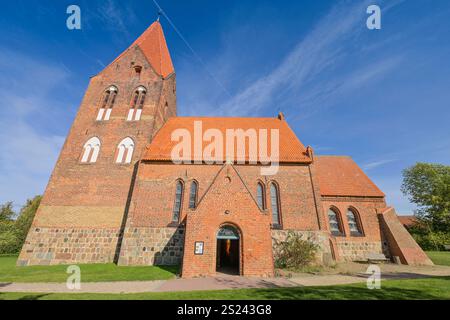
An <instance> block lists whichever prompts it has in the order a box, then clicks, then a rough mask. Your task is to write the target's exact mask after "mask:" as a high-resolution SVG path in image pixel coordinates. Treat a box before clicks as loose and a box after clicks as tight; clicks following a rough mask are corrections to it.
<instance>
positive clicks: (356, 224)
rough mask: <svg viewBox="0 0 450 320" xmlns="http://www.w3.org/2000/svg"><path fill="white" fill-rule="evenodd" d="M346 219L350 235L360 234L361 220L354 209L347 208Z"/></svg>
mask: <svg viewBox="0 0 450 320" xmlns="http://www.w3.org/2000/svg"><path fill="white" fill-rule="evenodd" d="M347 220H348V226H349V229H350V235H352V236H362V234H363V233H362V228H361V220H360V219H359V215H358V214H357V213H356V212H355V210H354V209H352V208H348V210H347Z"/></svg>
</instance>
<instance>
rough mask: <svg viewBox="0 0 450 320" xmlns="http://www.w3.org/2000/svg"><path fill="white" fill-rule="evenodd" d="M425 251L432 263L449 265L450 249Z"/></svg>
mask: <svg viewBox="0 0 450 320" xmlns="http://www.w3.org/2000/svg"><path fill="white" fill-rule="evenodd" d="M426 253H427V255H428V257H429V258H430V259H431V261H433V263H434V264H438V265H441V266H450V251H427V252H426Z"/></svg>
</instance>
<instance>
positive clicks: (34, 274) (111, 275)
mask: <svg viewBox="0 0 450 320" xmlns="http://www.w3.org/2000/svg"><path fill="white" fill-rule="evenodd" d="M16 260H17V256H0V282H66V281H67V277H68V276H69V275H68V274H67V273H66V270H67V266H63V265H58V266H31V267H16ZM78 266H79V267H80V269H81V281H83V282H100V281H136V280H165V279H170V278H173V277H175V275H176V273H177V272H178V266H168V267H166V266H164V267H154V266H148V267H118V266H116V265H115V264H113V263H107V264H80V265H78Z"/></svg>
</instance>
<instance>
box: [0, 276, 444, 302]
mask: <svg viewBox="0 0 450 320" xmlns="http://www.w3.org/2000/svg"><path fill="white" fill-rule="evenodd" d="M6 299H12V300H17V299H23V300H30V299H38V300H71V299H80V300H119V299H120V300H123V299H132V300H145V299H169V300H181V299H193V300H213V299H225V300H253V299H289V300H292V299H295V300H299V299H300V300H302V299H304V300H306V299H307V300H320V299H333V300H335V299H336V300H345V299H362V300H378V299H402V300H404V299H420V300H423V299H450V277H433V278H424V279H414V280H387V281H382V283H381V289H380V290H369V289H367V288H366V286H365V284H364V283H361V284H353V285H340V286H327V287H296V288H277V289H234V290H220V291H197V292H195V291H191V292H170V293H139V294H76V293H66V294H59V293H52V294H46V293H42V294H39V293H0V300H6Z"/></svg>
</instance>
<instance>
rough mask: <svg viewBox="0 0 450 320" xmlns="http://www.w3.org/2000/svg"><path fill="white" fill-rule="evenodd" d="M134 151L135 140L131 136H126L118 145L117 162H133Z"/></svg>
mask: <svg viewBox="0 0 450 320" xmlns="http://www.w3.org/2000/svg"><path fill="white" fill-rule="evenodd" d="M133 151H134V142H133V140H132V139H131V138H129V137H128V138H125V139H123V140H122V141H121V142H120V143H119V146H118V147H117V159H116V163H131V159H132V157H133Z"/></svg>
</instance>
